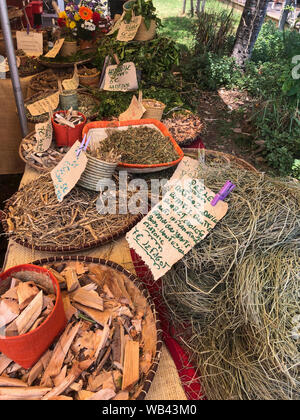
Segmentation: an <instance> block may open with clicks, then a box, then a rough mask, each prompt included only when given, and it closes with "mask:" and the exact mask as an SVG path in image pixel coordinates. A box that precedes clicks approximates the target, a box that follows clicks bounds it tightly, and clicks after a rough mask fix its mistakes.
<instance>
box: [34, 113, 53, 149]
mask: <svg viewBox="0 0 300 420" xmlns="http://www.w3.org/2000/svg"><path fill="white" fill-rule="evenodd" d="M52 136H53V127H52V122H51V117H50V116H49V119H48V121H46V122H44V123H39V124H35V138H36V145H35V149H34V150H35V152H37V153H42V152H45V151H46V150H48V149H49V147H50V146H51V143H52Z"/></svg>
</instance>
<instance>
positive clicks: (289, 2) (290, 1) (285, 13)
mask: <svg viewBox="0 0 300 420" xmlns="http://www.w3.org/2000/svg"><path fill="white" fill-rule="evenodd" d="M293 3H294V1H293V0H285V2H284V5H283V6H282V9H281V14H280V19H279V25H278V29H279V30H280V31H284V27H285V23H286V20H287V17H288V14H289V10H287V9H286V7H287V6H292V5H293Z"/></svg>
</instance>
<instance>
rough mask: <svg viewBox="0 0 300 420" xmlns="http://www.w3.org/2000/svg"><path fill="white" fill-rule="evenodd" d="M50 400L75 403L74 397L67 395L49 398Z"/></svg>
mask: <svg viewBox="0 0 300 420" xmlns="http://www.w3.org/2000/svg"><path fill="white" fill-rule="evenodd" d="M49 400H55V401H73V398H72V397H67V396H66V395H58V396H57V397H52V398H49Z"/></svg>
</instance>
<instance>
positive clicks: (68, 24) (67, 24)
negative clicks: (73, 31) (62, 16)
mask: <svg viewBox="0 0 300 420" xmlns="http://www.w3.org/2000/svg"><path fill="white" fill-rule="evenodd" d="M66 27H67V28H69V27H70V20H69V19H66Z"/></svg>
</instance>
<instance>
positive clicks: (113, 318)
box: [0, 262, 157, 400]
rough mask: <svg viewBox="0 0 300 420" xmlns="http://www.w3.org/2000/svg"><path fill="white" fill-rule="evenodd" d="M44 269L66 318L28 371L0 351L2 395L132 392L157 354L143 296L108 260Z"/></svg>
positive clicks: (117, 396)
mask: <svg viewBox="0 0 300 420" xmlns="http://www.w3.org/2000/svg"><path fill="white" fill-rule="evenodd" d="M47 268H48V269H49V270H50V271H51V272H52V273H53V274H54V275H55V276H56V277H57V279H58V281H59V282H60V287H61V289H62V290H64V291H63V301H64V306H65V312H66V315H67V318H68V320H69V322H68V324H67V327H66V329H65V330H64V332H63V333H62V334H61V336H60V337H59V338H58V339H57V340H56V342H55V343H53V345H52V346H51V347H50V348H49V350H47V351H46V352H45V353H44V355H43V356H42V357H41V359H40V360H39V361H38V362H37V363H36V364H35V365H34V366H33V367H32V368H31V369H29V370H25V369H23V368H21V367H20V366H18V365H17V364H16V363H14V362H12V361H11V360H10V359H8V358H7V357H6V356H5V355H3V354H0V375H1V376H0V400H4V399H14V400H15V399H42V400H53V399H59V400H72V399H77V400H110V399H113V400H127V399H134V398H136V397H137V395H139V393H140V391H141V388H142V387H143V381H144V379H145V375H146V374H147V373H148V371H149V369H150V368H151V365H152V363H153V360H154V356H155V353H156V340H157V338H156V326H155V319H154V315H153V313H152V311H151V308H150V307H149V305H148V303H147V301H146V299H145V298H144V297H143V296H142V294H141V292H140V291H139V290H138V289H137V288H136V287H135V286H134V284H133V283H132V282H131V281H129V280H128V279H127V277H126V276H125V275H124V274H122V273H120V272H118V271H116V270H113V269H111V268H110V267H106V266H102V265H96V264H89V265H88V266H87V265H85V264H83V263H79V262H76V263H75V262H68V264H65V263H55V264H54V265H51V266H47ZM19 284H21V283H19ZM25 284H26V283H25ZM26 287H27V286H26ZM12 290H13V289H12V288H10V289H9V290H8V292H9V294H11V293H12ZM26 290H27V288H26ZM8 292H6V293H8ZM26 296H27V294H26V295H24V297H25V301H26V302H27V301H28V298H27V297H26ZM32 302H33V301H32Z"/></svg>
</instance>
